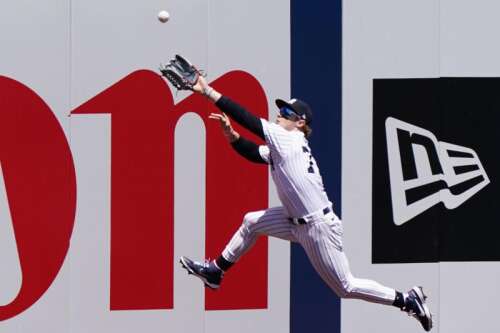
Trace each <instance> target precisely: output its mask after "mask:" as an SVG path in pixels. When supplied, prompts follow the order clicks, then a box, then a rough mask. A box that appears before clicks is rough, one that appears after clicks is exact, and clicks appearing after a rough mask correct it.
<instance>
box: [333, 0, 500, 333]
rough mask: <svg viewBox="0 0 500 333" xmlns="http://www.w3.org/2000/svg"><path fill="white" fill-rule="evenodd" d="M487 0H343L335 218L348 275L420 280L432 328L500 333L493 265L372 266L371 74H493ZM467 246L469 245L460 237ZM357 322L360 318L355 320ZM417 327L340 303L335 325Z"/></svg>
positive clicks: (350, 331) (402, 285) (390, 312)
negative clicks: (339, 221)
mask: <svg viewBox="0 0 500 333" xmlns="http://www.w3.org/2000/svg"><path fill="white" fill-rule="evenodd" d="M499 10H500V3H498V2H497V1H492V0H480V1H465V0H463V1H462V0H459V1H455V0H440V1H433V0H429V1H427V0H424V1H413V0H403V1H401V0H382V1H369V0H349V1H343V114H342V117H343V138H342V139H343V146H342V151H343V156H342V171H343V174H342V202H343V207H342V216H343V220H344V221H345V247H346V251H347V255H348V257H349V258H350V262H351V266H352V270H353V273H354V274H355V276H359V277H367V278H372V279H375V280H378V281H379V282H381V283H383V284H386V285H388V286H391V287H393V288H395V289H398V290H402V291H405V290H407V289H408V288H410V287H411V286H412V285H414V284H418V285H423V286H424V288H425V290H426V292H427V293H428V294H429V306H430V308H431V311H432V312H433V313H434V319H435V328H434V330H433V331H434V332H441V333H458V332H471V331H477V332H497V331H499V329H500V325H499V324H498V321H497V320H496V313H495V312H496V310H495V309H496V307H495V306H494V305H493V306H492V304H494V303H495V301H493V300H494V299H496V298H498V297H499V296H500V294H499V290H498V288H497V287H496V286H497V285H498V283H497V282H495V281H499V280H500V265H499V264H498V263H494V262H492V263H477V262H476V263H460V262H457V263H439V264H438V263H434V264H390V265H384V264H377V265H374V264H371V228H372V217H371V212H372V206H371V202H372V178H371V177H372V111H373V108H372V101H373V96H372V89H373V79H374V78H421V77H425V78H433V77H440V76H459V77H460V76H497V77H498V76H499V74H500V65H499V63H498V55H499V52H500V47H499V46H498V43H496V42H495V38H496V36H497V34H498V31H500V21H498V19H497V17H496V14H497V13H498V11H499ZM464 246H467V245H466V244H464ZM360 319H362V320H360ZM402 330H404V331H405V332H420V331H421V327H420V324H419V323H417V322H416V321H414V320H413V319H409V318H407V317H406V316H405V315H403V314H402V313H400V312H399V311H398V310H397V309H395V308H394V309H391V308H386V307H382V306H374V305H372V304H368V303H364V302H360V301H351V300H347V301H342V332H343V333H354V332H368V331H369V332H401V331H402Z"/></svg>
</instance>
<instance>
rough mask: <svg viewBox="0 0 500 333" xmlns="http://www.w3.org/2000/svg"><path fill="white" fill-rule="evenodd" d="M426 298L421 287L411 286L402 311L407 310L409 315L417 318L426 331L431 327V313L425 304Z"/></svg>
mask: <svg viewBox="0 0 500 333" xmlns="http://www.w3.org/2000/svg"><path fill="white" fill-rule="evenodd" d="M426 299H427V296H425V294H424V291H423V289H422V287H413V288H412V289H411V290H410V291H409V292H408V298H407V299H406V301H405V306H404V308H403V311H406V312H408V315H409V316H412V317H414V318H415V319H417V320H418V321H419V322H420V324H422V327H423V328H424V330H426V331H427V332H428V331H430V330H431V329H432V314H431V311H430V310H429V307H428V306H427V304H425V301H426Z"/></svg>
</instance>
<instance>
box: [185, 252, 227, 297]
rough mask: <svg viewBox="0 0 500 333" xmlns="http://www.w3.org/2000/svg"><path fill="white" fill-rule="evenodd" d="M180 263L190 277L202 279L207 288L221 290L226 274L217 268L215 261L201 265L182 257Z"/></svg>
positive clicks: (207, 261)
mask: <svg viewBox="0 0 500 333" xmlns="http://www.w3.org/2000/svg"><path fill="white" fill-rule="evenodd" d="M180 263H181V265H182V267H183V268H184V269H185V270H187V272H188V274H189V275H191V274H192V275H194V276H196V277H197V278H199V279H201V280H202V281H203V283H204V284H205V286H206V287H208V288H210V289H214V290H216V289H219V287H220V283H221V281H222V277H223V276H224V272H223V271H222V270H221V269H220V268H218V267H217V266H215V264H214V262H213V261H209V260H205V262H202V263H201V262H197V261H193V260H191V259H189V258H187V257H181V259H180Z"/></svg>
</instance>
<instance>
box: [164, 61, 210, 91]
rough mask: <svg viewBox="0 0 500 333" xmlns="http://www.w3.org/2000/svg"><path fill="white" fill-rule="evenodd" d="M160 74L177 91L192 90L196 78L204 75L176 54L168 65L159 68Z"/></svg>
mask: <svg viewBox="0 0 500 333" xmlns="http://www.w3.org/2000/svg"><path fill="white" fill-rule="evenodd" d="M160 72H161V75H163V76H164V77H165V78H166V79H167V80H168V81H170V83H172V84H173V86H174V87H175V88H177V89H178V90H193V86H194V85H195V84H196V82H197V81H198V77H199V76H200V75H204V73H203V72H202V71H200V70H198V69H196V67H194V65H192V64H191V63H190V62H189V61H188V60H186V59H184V58H183V57H181V56H180V55H178V54H176V55H175V58H174V59H172V60H170V62H169V63H168V65H165V66H160Z"/></svg>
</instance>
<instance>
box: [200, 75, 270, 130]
mask: <svg viewBox="0 0 500 333" xmlns="http://www.w3.org/2000/svg"><path fill="white" fill-rule="evenodd" d="M193 91H195V92H197V93H200V94H203V95H204V96H206V97H207V98H208V99H209V100H211V101H212V102H214V103H215V105H216V106H217V107H218V108H219V109H220V110H221V111H222V112H223V113H225V114H227V115H229V117H231V118H232V119H234V121H236V122H237V123H238V124H240V125H241V126H243V127H245V128H246V129H248V130H249V131H251V132H252V133H254V134H255V135H257V136H258V137H260V138H261V139H264V130H263V128H262V122H261V120H260V119H259V118H258V117H256V116H254V115H253V114H251V113H250V112H248V111H247V110H246V109H245V108H244V107H242V106H241V105H239V104H238V103H236V102H234V101H232V100H231V99H230V98H228V97H226V96H222V94H221V93H219V92H218V91H216V90H215V89H214V88H212V87H210V86H209V85H208V83H207V81H206V80H205V78H204V77H203V76H201V75H200V77H199V78H198V81H197V82H196V84H195V85H194V86H193Z"/></svg>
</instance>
